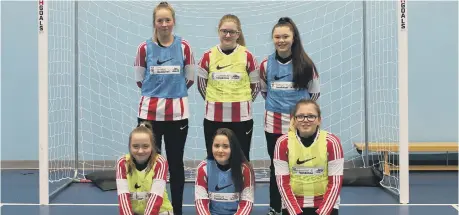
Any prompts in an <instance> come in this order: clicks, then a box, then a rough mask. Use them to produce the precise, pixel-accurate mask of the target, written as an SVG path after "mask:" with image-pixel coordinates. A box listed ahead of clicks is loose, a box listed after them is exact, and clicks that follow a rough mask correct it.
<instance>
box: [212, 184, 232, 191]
mask: <svg viewBox="0 0 459 215" xmlns="http://www.w3.org/2000/svg"><path fill="white" fill-rule="evenodd" d="M231 185H233V184H228V185H226V186H223V187H218V184H217V185H215V190H216V191H220V190H223V189H225V188H227V187H229V186H231Z"/></svg>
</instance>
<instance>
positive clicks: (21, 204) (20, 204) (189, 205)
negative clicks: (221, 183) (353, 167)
mask: <svg viewBox="0 0 459 215" xmlns="http://www.w3.org/2000/svg"><path fill="white" fill-rule="evenodd" d="M1 204H2V205H5V206H39V205H40V204H37V203H1ZM48 206H118V204H70V203H51V204H48ZM253 206H255V207H264V206H269V204H253ZM340 206H363V207H368V206H370V207H371V206H452V207H454V208H456V209H457V210H459V209H458V207H457V205H455V204H340ZM183 207H195V205H194V204H184V205H183Z"/></svg>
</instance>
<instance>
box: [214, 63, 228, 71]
mask: <svg viewBox="0 0 459 215" xmlns="http://www.w3.org/2000/svg"><path fill="white" fill-rule="evenodd" d="M228 66H231V64H228V65H226V66H220V65H217V70H220V69H224V68H226V67H228Z"/></svg>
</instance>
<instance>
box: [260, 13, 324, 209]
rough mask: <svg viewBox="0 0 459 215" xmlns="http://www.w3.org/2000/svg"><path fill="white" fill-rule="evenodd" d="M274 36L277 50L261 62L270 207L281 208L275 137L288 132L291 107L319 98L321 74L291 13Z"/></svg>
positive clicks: (279, 25) (276, 28)
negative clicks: (276, 169) (304, 44)
mask: <svg viewBox="0 0 459 215" xmlns="http://www.w3.org/2000/svg"><path fill="white" fill-rule="evenodd" d="M271 35H272V39H273V43H274V47H275V49H276V51H275V52H274V53H273V54H271V55H270V56H268V57H267V58H265V59H264V60H263V61H262V62H261V65H260V79H261V86H262V87H261V94H262V96H263V98H265V100H266V102H265V121H264V126H265V137H266V143H267V149H268V154H269V157H270V159H271V165H270V170H271V171H270V173H271V174H270V184H269V194H270V203H269V205H270V207H271V209H270V211H269V212H268V215H276V214H280V212H281V198H280V194H279V190H278V188H277V183H276V177H275V174H274V164H273V160H272V159H273V154H274V146H275V144H276V140H277V139H278V138H279V137H280V136H281V135H282V134H285V133H287V131H288V128H289V125H290V110H291V108H292V107H293V106H294V105H295V103H296V102H297V101H298V100H300V99H303V98H310V99H311V100H314V101H315V100H317V99H318V98H319V95H320V92H319V77H318V74H317V72H316V68H315V65H314V63H313V62H312V60H311V59H310V58H309V56H308V55H307V54H306V53H305V51H304V49H303V45H302V43H301V38H300V34H299V32H298V29H297V27H296V25H295V23H294V22H293V21H292V20H291V19H290V18H288V17H283V18H280V19H279V21H278V23H277V24H276V25H274V27H273V29H272V32H271Z"/></svg>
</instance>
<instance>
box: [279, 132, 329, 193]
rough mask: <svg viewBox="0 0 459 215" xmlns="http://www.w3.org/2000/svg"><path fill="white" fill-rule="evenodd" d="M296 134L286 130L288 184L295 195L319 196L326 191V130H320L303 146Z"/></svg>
mask: <svg viewBox="0 0 459 215" xmlns="http://www.w3.org/2000/svg"><path fill="white" fill-rule="evenodd" d="M298 138H299V137H297V135H296V129H295V130H290V131H289V132H288V165H289V171H290V186H291V187H292V191H293V193H294V194H295V195H299V196H321V195H324V194H325V192H326V191H327V184H328V153H327V131H324V130H320V131H319V137H318V139H317V140H316V141H315V142H314V143H312V145H311V146H309V147H305V146H304V145H303V144H302V143H301V142H300V140H299V139H298Z"/></svg>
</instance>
